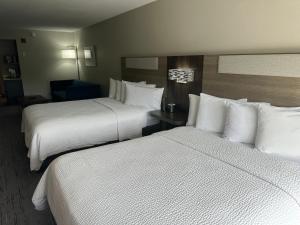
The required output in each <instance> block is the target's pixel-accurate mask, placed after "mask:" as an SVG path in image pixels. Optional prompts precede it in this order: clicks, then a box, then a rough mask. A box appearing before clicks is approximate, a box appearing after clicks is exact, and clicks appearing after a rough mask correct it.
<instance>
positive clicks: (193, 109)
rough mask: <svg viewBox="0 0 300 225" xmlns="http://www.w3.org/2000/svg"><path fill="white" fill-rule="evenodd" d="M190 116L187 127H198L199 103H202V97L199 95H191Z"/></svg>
mask: <svg viewBox="0 0 300 225" xmlns="http://www.w3.org/2000/svg"><path fill="white" fill-rule="evenodd" d="M189 101H190V105H189V115H188V120H187V123H186V125H187V126H196V121H197V114H198V109H199V103H200V96H199V95H193V94H189Z"/></svg>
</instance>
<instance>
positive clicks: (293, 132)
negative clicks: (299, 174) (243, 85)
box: [255, 106, 300, 163]
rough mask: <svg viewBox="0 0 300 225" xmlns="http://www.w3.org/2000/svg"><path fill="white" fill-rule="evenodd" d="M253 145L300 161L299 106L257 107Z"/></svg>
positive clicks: (266, 151) (264, 150)
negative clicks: (256, 123) (256, 124)
mask: <svg viewBox="0 0 300 225" xmlns="http://www.w3.org/2000/svg"><path fill="white" fill-rule="evenodd" d="M255 147H256V148H257V149H258V150H260V151H262V152H265V153H269V154H274V155H277V156H280V157H283V158H287V159H291V160H294V161H297V162H299V163H300V108H280V107H274V106H262V107H259V110H258V126H257V135H256V140H255Z"/></svg>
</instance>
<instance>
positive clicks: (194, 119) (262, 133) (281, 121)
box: [187, 94, 300, 163]
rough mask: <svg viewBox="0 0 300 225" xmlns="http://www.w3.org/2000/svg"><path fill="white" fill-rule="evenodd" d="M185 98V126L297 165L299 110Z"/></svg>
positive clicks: (203, 97) (211, 98) (202, 97)
mask: <svg viewBox="0 0 300 225" xmlns="http://www.w3.org/2000/svg"><path fill="white" fill-rule="evenodd" d="M189 99H190V111H189V117H188V122H187V126H195V127H196V128H199V129H202V130H205V131H209V132H214V133H221V134H222V133H223V138H225V139H228V140H229V141H231V142H239V143H243V144H247V145H251V146H254V147H255V148H256V149H257V150H259V151H261V152H264V153H268V154H272V155H277V156H280V157H281V158H286V159H290V160H293V161H297V162H298V163H300V107H297V108H281V107H274V106H271V104H269V103H254V102H252V103H251V102H242V101H234V100H231V99H224V98H218V97H214V96H210V95H207V94H201V95H200V96H197V95H189ZM197 105H198V106H197Z"/></svg>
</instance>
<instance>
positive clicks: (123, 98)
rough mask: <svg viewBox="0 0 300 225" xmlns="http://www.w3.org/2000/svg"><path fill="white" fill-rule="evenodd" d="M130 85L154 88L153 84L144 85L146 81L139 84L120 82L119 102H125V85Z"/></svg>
mask: <svg viewBox="0 0 300 225" xmlns="http://www.w3.org/2000/svg"><path fill="white" fill-rule="evenodd" d="M128 84H131V85H136V86H139V87H150V88H155V87H156V85H155V84H146V81H141V82H137V83H135V82H129V81H124V80H122V88H121V102H123V103H124V102H125V100H126V85H128Z"/></svg>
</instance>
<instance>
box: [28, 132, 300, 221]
mask: <svg viewBox="0 0 300 225" xmlns="http://www.w3.org/2000/svg"><path fill="white" fill-rule="evenodd" d="M33 203H34V205H35V207H36V208H37V209H39V210H42V209H44V208H45V207H47V206H48V205H49V206H50V208H51V211H52V213H53V215H54V217H55V220H56V222H57V224H58V225H95V224H106V225H109V224H114V225H115V224H122V225H124V224H131V225H140V224H155V225H158V224H161V225H167V224H170V225H175V224H182V225H183V224H205V225H208V224H213V225H250V224H251V225H254V224H255V225H296V224H300V165H299V164H297V163H295V162H291V161H286V160H284V159H281V158H279V157H275V156H272V155H268V154H264V153H262V152H260V151H258V150H255V149H253V148H250V147H248V146H246V145H244V144H240V143H232V142H230V141H228V140H225V139H223V138H220V137H218V136H216V135H214V134H212V133H208V132H204V131H201V130H200V129H195V128H193V127H183V128H176V129H174V130H170V131H165V132H160V133H157V134H154V135H152V136H149V137H144V138H140V139H135V140H130V141H126V142H122V143H118V144H114V145H107V146H102V147H98V148H93V149H90V150H87V151H81V152H76V153H71V154H68V155H64V156H62V157H59V158H58V159H56V160H55V161H54V162H52V164H51V165H50V166H49V167H48V169H47V170H46V172H45V173H44V175H43V177H42V179H41V180H40V183H39V184H38V186H37V188H36V190H35V193H34V196H33Z"/></svg>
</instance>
